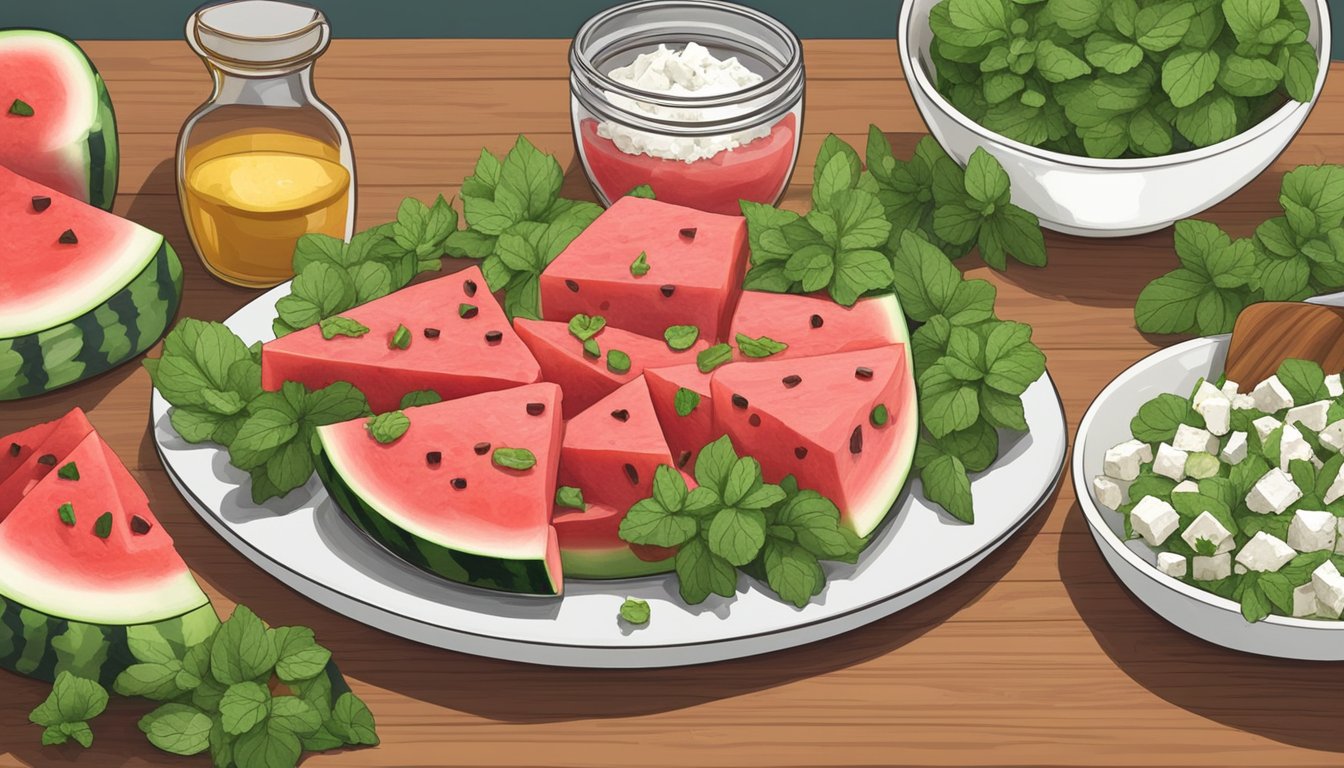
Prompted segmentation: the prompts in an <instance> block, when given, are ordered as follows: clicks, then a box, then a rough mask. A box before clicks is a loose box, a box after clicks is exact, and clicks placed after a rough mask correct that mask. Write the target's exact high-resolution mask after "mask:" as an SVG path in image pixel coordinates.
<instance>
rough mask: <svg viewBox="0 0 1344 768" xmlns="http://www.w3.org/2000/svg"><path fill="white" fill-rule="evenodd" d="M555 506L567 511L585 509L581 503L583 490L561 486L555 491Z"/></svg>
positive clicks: (585, 506) (584, 505) (586, 506)
mask: <svg viewBox="0 0 1344 768" xmlns="http://www.w3.org/2000/svg"><path fill="white" fill-rule="evenodd" d="M555 505H556V506H557V507H565V508H567V509H587V508H588V505H587V504H584V503H583V489H582V488H575V487H574V486H572V485H562V486H560V487H559V488H556V489H555Z"/></svg>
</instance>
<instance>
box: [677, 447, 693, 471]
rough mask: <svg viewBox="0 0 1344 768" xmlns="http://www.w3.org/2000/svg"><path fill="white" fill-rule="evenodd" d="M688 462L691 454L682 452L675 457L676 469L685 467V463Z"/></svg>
mask: <svg viewBox="0 0 1344 768" xmlns="http://www.w3.org/2000/svg"><path fill="white" fill-rule="evenodd" d="M690 460H691V452H690V451H682V452H681V453H680V454H678V455H677V469H681V468H682V467H685V466H686V464H687V462H689V461H690Z"/></svg>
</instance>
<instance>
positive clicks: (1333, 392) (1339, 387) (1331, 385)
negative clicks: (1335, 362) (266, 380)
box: [1325, 373, 1344, 397]
mask: <svg viewBox="0 0 1344 768" xmlns="http://www.w3.org/2000/svg"><path fill="white" fill-rule="evenodd" d="M1325 391H1326V393H1327V394H1328V395H1330V396H1331V397H1344V382H1340V380H1339V374H1338V373H1332V374H1330V375H1329V376H1326V377H1325Z"/></svg>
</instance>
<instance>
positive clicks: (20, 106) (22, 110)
mask: <svg viewBox="0 0 1344 768" xmlns="http://www.w3.org/2000/svg"><path fill="white" fill-rule="evenodd" d="M9 114H11V115H15V116H17V117H32V116H33V108H32V107H31V106H30V105H29V104H28V102H26V101H23V100H21V99H15V100H14V103H13V104H10V105H9Z"/></svg>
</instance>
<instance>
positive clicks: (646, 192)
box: [625, 184, 654, 200]
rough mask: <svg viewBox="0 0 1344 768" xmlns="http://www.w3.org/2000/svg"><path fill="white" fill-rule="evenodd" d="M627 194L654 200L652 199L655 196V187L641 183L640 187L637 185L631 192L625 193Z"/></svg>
mask: <svg viewBox="0 0 1344 768" xmlns="http://www.w3.org/2000/svg"><path fill="white" fill-rule="evenodd" d="M625 196H626V197H642V198H644V199H645V200H652V199H654V197H653V187H650V186H649V185H648V184H640V185H639V186H638V187H635V188H634V189H632V190H630V191H629V192H626V193H625Z"/></svg>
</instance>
